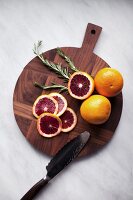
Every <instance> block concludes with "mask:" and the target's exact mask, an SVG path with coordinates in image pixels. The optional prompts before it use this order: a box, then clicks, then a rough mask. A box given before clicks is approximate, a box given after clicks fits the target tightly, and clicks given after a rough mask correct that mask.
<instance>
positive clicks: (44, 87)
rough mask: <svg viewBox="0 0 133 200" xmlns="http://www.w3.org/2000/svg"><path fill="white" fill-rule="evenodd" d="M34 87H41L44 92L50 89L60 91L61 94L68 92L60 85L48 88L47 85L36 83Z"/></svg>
mask: <svg viewBox="0 0 133 200" xmlns="http://www.w3.org/2000/svg"><path fill="white" fill-rule="evenodd" d="M34 86H36V87H39V88H41V89H43V90H48V89H60V91H59V92H64V91H67V90H68V88H67V87H65V86H63V85H59V84H56V83H52V85H49V86H46V85H41V84H39V83H37V82H35V83H34Z"/></svg>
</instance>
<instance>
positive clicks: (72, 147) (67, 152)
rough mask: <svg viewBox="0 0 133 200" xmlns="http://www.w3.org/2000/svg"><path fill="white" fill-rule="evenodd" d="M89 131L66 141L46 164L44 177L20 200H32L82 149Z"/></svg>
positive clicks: (88, 136)
mask: <svg viewBox="0 0 133 200" xmlns="http://www.w3.org/2000/svg"><path fill="white" fill-rule="evenodd" d="M89 138H90V133H89V132H87V131H85V132H83V133H81V134H80V135H78V136H77V137H76V138H74V139H72V140H71V141H70V142H68V143H67V144H66V145H64V147H62V148H61V150H59V151H58V152H57V154H56V155H55V156H54V157H53V158H52V159H51V161H50V162H49V164H48V165H47V166H46V169H47V175H46V178H42V179H41V180H40V181H38V182H37V183H36V184H35V185H34V186H33V187H32V188H31V189H30V190H29V191H28V192H27V193H26V194H25V195H24V196H23V197H22V198H21V200H32V199H33V198H34V197H35V195H36V194H37V193H38V192H39V191H40V190H41V189H42V188H43V187H44V186H45V185H47V183H48V182H49V181H50V180H51V179H52V178H54V177H55V176H56V175H57V174H58V173H59V172H60V171H62V170H63V169H64V168H65V167H66V166H67V165H68V164H69V163H70V162H71V161H72V160H73V159H74V158H76V157H77V156H78V154H79V153H80V152H81V151H82V149H83V148H84V146H85V144H86V143H87V141H88V139H89Z"/></svg>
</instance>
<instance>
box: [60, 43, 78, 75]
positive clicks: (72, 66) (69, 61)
mask: <svg viewBox="0 0 133 200" xmlns="http://www.w3.org/2000/svg"><path fill="white" fill-rule="evenodd" d="M57 53H58V54H59V55H60V56H61V57H62V58H64V59H65V61H66V62H67V63H68V65H69V66H70V68H71V69H72V70H73V71H75V72H78V71H79V70H78V69H77V68H76V67H75V65H74V63H73V61H72V60H71V59H70V58H69V57H68V56H66V55H65V53H64V52H63V51H62V50H61V48H59V47H57Z"/></svg>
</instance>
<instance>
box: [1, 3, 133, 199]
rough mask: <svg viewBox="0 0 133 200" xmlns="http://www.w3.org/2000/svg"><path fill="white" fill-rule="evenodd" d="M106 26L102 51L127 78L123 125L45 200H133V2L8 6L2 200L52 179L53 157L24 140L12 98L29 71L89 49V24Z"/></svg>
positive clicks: (5, 15) (53, 187) (3, 68)
mask: <svg viewBox="0 0 133 200" xmlns="http://www.w3.org/2000/svg"><path fill="white" fill-rule="evenodd" d="M88 22H91V23H94V24H97V25H99V26H102V27H103V31H102V33H101V36H100V38H99V40H98V43H97V45H96V48H95V50H94V52H95V53H96V54H98V55H99V56H100V57H102V58H103V59H104V60H105V61H106V62H107V63H108V64H109V65H110V66H111V67H114V68H116V69H118V70H119V71H120V72H121V73H122V74H123V77H124V81H125V82H124V88H123V96H124V105H123V112H122V117H121V121H120V123H119V126H118V128H117V130H116V132H115V135H114V137H113V139H112V140H111V142H110V143H109V145H107V146H106V148H104V149H103V150H102V151H100V152H99V153H98V154H95V155H94V156H92V157H90V158H89V157H88V158H85V159H81V160H79V161H76V162H73V163H72V164H71V165H70V166H69V167H68V168H67V169H65V170H64V171H63V173H61V174H60V175H59V176H58V177H56V178H55V179H54V180H53V181H52V182H51V183H50V184H49V186H48V187H47V189H46V190H44V191H43V192H42V193H41V194H40V195H39V196H38V197H37V198H36V199H38V200H43V199H45V200H51V199H54V200H81V199H89V200H132V199H133V101H132V100H133V1H132V0H127V1H126V0H125V1H124V0H118V1H116V0H114V1H113V0H110V1H109V0H99V1H98V0H94V1H89V0H88V1H87V0H77V1H76V0H71V1H70V0H68V1H65V0H53V1H52V0H48V1H46V0H38V1H37V0H23V1H17V0H12V1H10V0H0V199H1V200H18V199H20V198H21V197H22V196H23V195H24V193H25V192H26V191H27V190H28V189H29V188H30V187H31V186H32V185H33V184H34V183H35V182H36V181H38V180H39V179H41V178H42V177H43V176H45V174H46V169H45V166H46V165H47V163H48V162H49V160H50V157H47V156H45V155H43V154H42V153H40V152H38V151H36V150H35V149H34V148H33V147H32V146H31V145H30V144H29V143H28V142H27V141H26V139H25V138H24V136H23V135H22V134H21V132H20V130H19V128H18V127H17V124H16V121H15V119H14V114H13V108H12V100H13V91H14V87H15V83H16V81H17V78H18V76H19V75H20V73H21V71H22V70H23V67H24V66H25V65H26V64H27V63H28V62H29V61H30V60H31V59H32V58H33V57H34V55H33V52H32V47H33V43H34V42H36V41H37V40H39V39H41V40H43V42H44V47H43V51H46V50H49V49H51V48H55V47H57V46H75V47H80V46H81V44H82V40H83V36H84V32H85V29H86V26H87V23H88Z"/></svg>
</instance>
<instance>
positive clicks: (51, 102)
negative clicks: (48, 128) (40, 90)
mask: <svg viewBox="0 0 133 200" xmlns="http://www.w3.org/2000/svg"><path fill="white" fill-rule="evenodd" d="M57 111H58V103H57V101H56V100H55V99H54V98H53V97H50V96H49V95H41V96H39V97H38V98H37V99H36V100H35V102H34V104H33V108H32V112H33V115H34V116H35V117H36V118H38V117H39V116H40V115H41V114H42V113H46V112H47V113H53V114H57Z"/></svg>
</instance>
